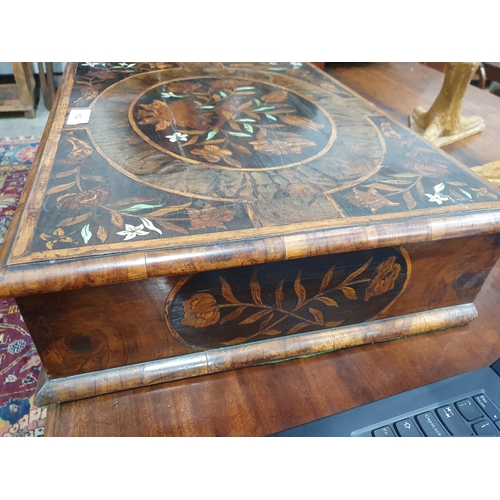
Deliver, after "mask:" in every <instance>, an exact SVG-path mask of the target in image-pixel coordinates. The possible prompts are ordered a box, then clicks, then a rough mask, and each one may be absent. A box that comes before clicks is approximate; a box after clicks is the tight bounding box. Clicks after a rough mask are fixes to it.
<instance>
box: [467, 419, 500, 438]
mask: <svg viewBox="0 0 500 500" xmlns="http://www.w3.org/2000/svg"><path fill="white" fill-rule="evenodd" d="M472 428H473V429H474V432H475V433H476V434H477V435H478V436H500V432H498V430H497V429H496V428H495V426H494V425H493V424H492V423H491V422H488V421H486V420H483V421H481V422H478V423H477V424H473V425H472Z"/></svg>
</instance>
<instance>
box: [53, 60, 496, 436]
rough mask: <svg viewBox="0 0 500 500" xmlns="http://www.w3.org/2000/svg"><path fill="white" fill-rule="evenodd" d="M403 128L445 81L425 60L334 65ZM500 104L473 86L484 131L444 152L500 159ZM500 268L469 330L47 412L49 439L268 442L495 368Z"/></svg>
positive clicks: (472, 103)
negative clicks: (368, 405)
mask: <svg viewBox="0 0 500 500" xmlns="http://www.w3.org/2000/svg"><path fill="white" fill-rule="evenodd" d="M327 71H328V72H329V73H330V74H332V75H333V76H334V77H335V78H337V79H339V80H340V81H341V82H343V83H346V84H347V85H348V86H350V87H351V88H352V89H353V90H355V91H357V92H358V93H360V94H362V95H364V96H365V97H367V98H369V99H370V100H372V101H374V102H375V104H377V105H379V107H382V108H383V109H385V110H386V111H388V112H389V113H390V114H391V115H392V116H394V117H395V118H396V119H399V120H400V121H401V122H404V121H405V120H406V117H407V115H408V114H409V113H410V112H411V110H412V109H413V108H414V107H415V106H417V105H422V106H423V107H426V106H428V105H430V104H431V103H432V101H433V99H434V97H435V95H436V94H437V92H438V90H439V88H440V85H441V82H442V78H443V75H442V74H440V73H438V72H436V71H434V70H432V69H429V68H425V67H423V66H420V65H418V64H376V65H366V66H360V67H346V66H344V67H327ZM499 109H500V101H498V98H496V97H495V96H492V95H489V94H486V93H482V92H481V91H479V90H478V89H474V88H471V89H470V92H468V94H467V96H466V102H465V104H464V114H465V115H468V114H480V115H481V116H483V117H484V118H485V121H486V131H485V132H484V133H483V134H481V135H478V136H474V137H471V138H469V139H467V140H465V141H462V143H460V144H456V145H453V146H449V147H447V148H445V151H448V152H450V153H451V154H452V155H453V156H454V157H455V158H457V159H459V160H461V161H463V162H464V163H465V164H466V165H467V166H474V165H476V164H480V163H484V162H488V161H492V160H494V159H497V158H498V157H500V151H499V150H498V149H496V148H498V146H496V145H495V141H492V140H491V139H492V137H495V134H497V136H498V133H499V132H500V123H498V118H496V117H495V113H496V114H497V116H498V110H499ZM499 280H500V268H499V266H496V267H495V268H494V270H493V272H492V273H491V275H490V276H489V278H488V280H487V282H486V284H485V285H484V287H483V289H482V291H481V292H480V295H479V296H478V299H477V301H476V307H477V309H478V312H479V317H478V319H476V320H474V321H473V322H472V323H470V324H469V325H468V326H464V327H458V328H453V329H450V330H446V331H441V332H435V333H433V334H430V335H421V336H414V337H408V338H405V339H399V340H395V341H391V342H385V343H378V344H372V345H366V346H363V347H353V348H350V349H345V350H341V351H337V352H335V353H329V354H323V355H319V356H316V357H310V358H304V359H296V360H292V361H287V362H285V363H276V364H267V365H263V366H259V367H251V368H244V369H240V370H233V371H229V372H225V373H216V374H212V375H209V376H201V377H197V378H194V379H190V380H183V381H176V382H171V383H168V384H161V385H156V386H152V387H144V388H140V389H134V390H129V391H123V392H120V393H113V394H109V395H104V396H99V397H95V398H88V399H82V400H79V401H72V402H67V403H64V404H56V405H52V406H51V407H50V408H49V413H48V418H47V427H46V435H47V436H137V435H141V436H265V435H269V434H272V433H274V432H278V431H280V430H283V429H286V428H289V427H292V426H295V425H299V424H301V423H305V422H308V421H311V420H313V419H317V418H321V417H324V416H327V415H330V414H333V413H337V412H340V411H344V410H347V409H349V408H353V407H355V406H359V405H361V404H364V403H367V402H370V401H373V400H376V399H380V398H383V397H386V396H389V395H391V394H395V393H398V392H401V391H405V390H409V389H412V388H414V387H417V386H421V385H423V384H427V383H430V382H434V381H436V380H440V379H442V378H445V377H449V376H453V375H456V374H458V373H462V372H464V371H467V370H471V369H475V368H479V367H482V366H487V365H489V364H490V363H492V362H493V361H495V360H496V359H497V358H498V357H500V333H499V332H498V330H497V326H498V324H499V319H500V318H499V317H498V316H499V313H498V307H497V304H498V293H499V288H498V285H497V283H499V284H500V281H499Z"/></svg>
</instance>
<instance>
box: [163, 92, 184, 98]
mask: <svg viewBox="0 0 500 500" xmlns="http://www.w3.org/2000/svg"><path fill="white" fill-rule="evenodd" d="M161 96H162V97H163V99H168V98H169V97H182V96H181V95H177V94H174V92H162V93H161Z"/></svg>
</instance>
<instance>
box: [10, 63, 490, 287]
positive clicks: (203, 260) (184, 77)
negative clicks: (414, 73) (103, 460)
mask: <svg viewBox="0 0 500 500" xmlns="http://www.w3.org/2000/svg"><path fill="white" fill-rule="evenodd" d="M499 209H500V191H499V190H498V189H497V188H496V187H495V186H494V185H493V184H492V183H490V182H489V181H487V180H484V179H482V178H481V177H479V176H478V175H476V174H475V173H474V172H472V171H471V170H470V169H468V168H467V167H465V166H463V165H461V164H459V163H458V162H456V161H455V160H454V159H453V158H451V157H450V156H448V155H446V154H445V153H443V152H442V151H441V150H439V149H438V148H436V147H434V146H433V145H431V144H430V143H428V142H427V141H425V140H423V139H422V138H420V137H419V136H418V135H416V134H414V133H413V132H412V131H411V130H409V129H408V128H407V127H405V126H402V125H400V124H397V123H395V122H394V121H393V120H391V119H390V118H388V117H387V116H386V115H385V114H384V113H383V112H381V111H380V110H378V109H377V108H376V107H375V106H373V105H372V104H370V103H369V102H367V101H366V100H364V99H363V98H361V97H359V96H358V95H356V94H355V93H354V92H352V91H351V90H349V89H348V88H346V87H345V86H343V85H342V84H340V83H339V82H337V81H336V80H334V79H333V78H331V77H329V76H328V75H327V74H326V73H324V72H323V71H321V70H319V69H317V68H315V67H314V66H312V65H310V64H308V63H80V64H76V63H72V64H68V65H67V67H66V70H65V74H64V77H63V83H62V85H61V89H60V94H59V99H58V102H57V105H56V106H55V108H54V109H53V111H52V115H51V119H50V120H49V124H48V126H47V128H46V131H45V134H44V137H43V138H42V143H41V145H40V148H39V153H38V156H37V160H36V161H35V166H34V168H33V170H32V172H31V174H30V178H29V180H28V184H27V187H26V189H25V193H24V195H23V198H22V199H21V202H20V206H19V209H18V212H17V213H16V217H15V219H14V221H13V224H12V226H11V229H10V231H9V235H8V239H7V242H6V244H5V246H4V248H3V255H2V270H1V275H0V295H2V296H8V295H13V296H19V295H26V294H30V293H44V292H49V291H56V290H66V289H72V288H79V287H85V286H99V285H104V284H110V283H117V282H121V281H129V280H136V279H145V278H148V277H157V276H168V275H175V274H187V273H193V272H197V271H204V270H212V269H220V268H226V267H235V266H242V265H249V264H255V263H264V262H274V261H280V260H286V259H294V258H300V257H307V256H315V255H323V254H327V253H338V252H345V251H354V250H361V249H366V248H375V247H381V246H387V245H401V244H405V243H411V242H419V241H430V240H437V239H441V238H452V237H458V236H466V235H472V234H480V233H491V232H498V231H499V222H500V211H499Z"/></svg>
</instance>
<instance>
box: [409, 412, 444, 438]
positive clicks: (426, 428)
mask: <svg viewBox="0 0 500 500" xmlns="http://www.w3.org/2000/svg"><path fill="white" fill-rule="evenodd" d="M415 419H416V421H417V423H418V425H420V428H421V429H422V431H423V433H424V436H427V437H445V436H448V435H449V434H448V433H447V432H446V431H445V430H444V428H443V426H442V425H441V424H440V423H439V420H438V419H437V417H436V415H434V413H433V412H431V411H429V412H427V413H422V414H421V415H417V416H416V417H415Z"/></svg>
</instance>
